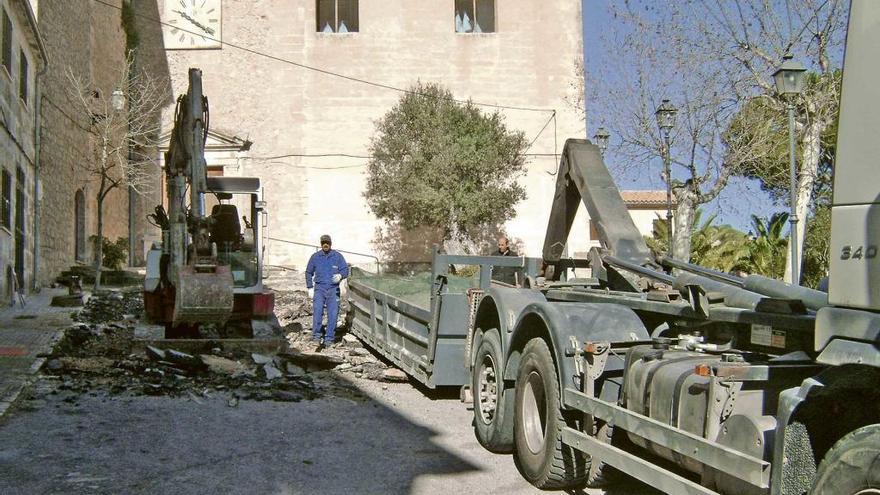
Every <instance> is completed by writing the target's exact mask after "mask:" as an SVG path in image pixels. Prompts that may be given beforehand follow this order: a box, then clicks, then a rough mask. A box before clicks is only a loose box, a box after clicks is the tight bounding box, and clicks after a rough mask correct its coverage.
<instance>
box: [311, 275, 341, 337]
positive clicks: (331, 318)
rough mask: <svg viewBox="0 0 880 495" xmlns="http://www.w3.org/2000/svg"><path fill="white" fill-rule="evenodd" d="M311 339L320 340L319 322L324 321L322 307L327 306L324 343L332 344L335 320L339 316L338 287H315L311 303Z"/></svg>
mask: <svg viewBox="0 0 880 495" xmlns="http://www.w3.org/2000/svg"><path fill="white" fill-rule="evenodd" d="M312 303H313V305H312V309H313V310H314V315H313V316H312V338H313V339H315V340H318V339H320V338H321V321H322V320H323V319H324V305H327V333H326V334H325V335H324V339H325V342H327V343H328V344H329V343H331V342H333V338H334V337H335V333H336V318H337V317H338V316H339V286H338V285H330V286H321V285H315V299H314V300H313V301H312Z"/></svg>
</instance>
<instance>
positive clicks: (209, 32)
mask: <svg viewBox="0 0 880 495" xmlns="http://www.w3.org/2000/svg"><path fill="white" fill-rule="evenodd" d="M172 12H174V13H176V14H180V16H181V17H183V18H184V19H186V20H188V21H189V22H191V23H192V24H194V25H195V26H196V27H197V28H199V29H201V30H202V31H204V32H206V33H208V34H209V35H212V36H213V35H214V30H213V29H211V28H209V27H208V26H205V25H203V24H202V23H201V22H199V21H197V20H195V19H193V18H192V17H190V16H189V14H187V13H186V12H182V11H180V10H172Z"/></svg>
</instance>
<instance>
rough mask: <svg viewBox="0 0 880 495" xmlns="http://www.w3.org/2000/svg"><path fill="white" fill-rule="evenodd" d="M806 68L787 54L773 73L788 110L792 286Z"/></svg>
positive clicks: (796, 268)
mask: <svg viewBox="0 0 880 495" xmlns="http://www.w3.org/2000/svg"><path fill="white" fill-rule="evenodd" d="M806 70H807V69H806V68H805V67H804V66H803V65H801V64H799V63H798V62H795V61H794V60H792V56H791V55H789V54H786V55H785V56H784V57H782V65H780V66H779V68H778V69H776V72H774V73H773V79H774V81H775V82H776V92H777V93H779V94H780V95H782V97H783V98H785V106H786V109H787V110H788V156H789V160H788V163H789V179H790V181H791V190H790V192H789V194H790V201H789V202H790V203H791V215H789V217H788V222H789V224H790V225H791V227H790V229H789V236H790V237H789V244H790V245H791V254H790V255H789V256H790V258H791V284H792V285H800V262H799V258H800V253H799V252H798V251H799V250H798V235H797V231H798V216H797V158H796V157H795V153H796V149H795V145H796V143H795V136H794V100H795V98H797V96H798V95H799V94H801V92H803V89H804V73H805V72H806Z"/></svg>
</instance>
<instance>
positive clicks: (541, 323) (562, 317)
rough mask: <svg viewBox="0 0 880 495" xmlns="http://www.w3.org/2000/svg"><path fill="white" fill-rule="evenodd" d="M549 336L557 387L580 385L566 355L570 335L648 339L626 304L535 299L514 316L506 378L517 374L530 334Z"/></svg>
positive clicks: (584, 339) (615, 339)
mask: <svg viewBox="0 0 880 495" xmlns="http://www.w3.org/2000/svg"><path fill="white" fill-rule="evenodd" d="M535 337H540V338H544V339H549V344H550V349H551V350H552V352H553V355H554V359H555V361H556V366H557V369H558V370H559V382H560V383H559V387H560V390H564V389H565V388H566V387H568V386H574V387H578V386H579V379H578V378H579V377H578V373H577V370H576V360H575V359H573V358H572V357H566V355H565V354H566V350H567V349H570V348H571V347H572V344H571V338H572V337H574V338H575V339H577V342H578V344H577V345H578V346H581V345H583V343H584V342H588V341H594V342H599V341H610V342H621V341H633V340H650V339H651V337H650V335H649V334H648V331H647V330H646V329H645V325H644V323H642V320H641V319H639V317H638V316H637V315H636V313H635V312H634V311H633V310H632V309H630V308H628V307H626V306H621V305H617V304H607V303H564V302H553V303H548V302H537V303H532V304H529V305H528V306H526V307H525V308H524V309H523V311H522V313H521V315H520V317H519V318H518V320H517V323H516V326H515V328H514V330H513V334H512V336H511V340H510V346H509V347H508V350H507V351H505V363H506V364H505V370H504V378H505V380H513V379H515V378H516V372H517V368H518V367H519V362H520V357H521V353H522V349H523V347H524V346H525V344H526V342H528V341H529V340H531V339H532V338H535Z"/></svg>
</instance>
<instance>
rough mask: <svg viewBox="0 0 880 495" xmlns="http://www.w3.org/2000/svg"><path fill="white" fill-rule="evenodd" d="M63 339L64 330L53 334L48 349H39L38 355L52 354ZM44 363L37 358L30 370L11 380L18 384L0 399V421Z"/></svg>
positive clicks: (33, 379)
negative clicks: (16, 381)
mask: <svg viewBox="0 0 880 495" xmlns="http://www.w3.org/2000/svg"><path fill="white" fill-rule="evenodd" d="M62 338H64V329H61V330H58V331H56V332H55V336H53V337H52V341H51V342H50V343H49V344H48V346H47V347H48V349H41V351H42V352H40V354H45V353H47V352H53V351H54V350H55V346H56V345H58V343H59V342H60V341H61V339H62ZM45 363H46V358H45V357H38V358H37V359H35V360H34V362H33V363H31V366H30V368H28V370H27V371H25V372H23V373H22V374H21V375H19V376H17V377H15V378H13V379H12V380H18V382H19V383H17V384H16V385H13V389H12V391H11V392H10V393H8V394H6V395H5V396H3V397H0V420H2V419H4V418H5V417H6V413H7V412H8V411H9V410H10V409H11V408H12V406H14V405H15V403H16V402H17V401H18V399H19V398H20V397H21V395H22V392H24V391H25V390H26V389H27V388H29V387H30V386H31V385H32V384H33V382H34V381H35V379H36V375H37V373H38V372H39V371H40V368H42V367H43V365H44V364H45Z"/></svg>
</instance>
